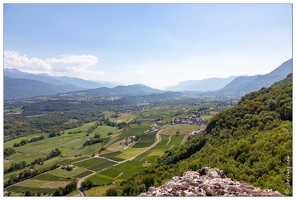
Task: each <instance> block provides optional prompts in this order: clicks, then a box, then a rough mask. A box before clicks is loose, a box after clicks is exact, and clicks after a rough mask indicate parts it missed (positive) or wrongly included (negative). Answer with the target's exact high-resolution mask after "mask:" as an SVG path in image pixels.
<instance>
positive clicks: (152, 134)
mask: <svg viewBox="0 0 296 200" xmlns="http://www.w3.org/2000/svg"><path fill="white" fill-rule="evenodd" d="M197 108H198V106H195V107H194V108H192V107H191V106H189V105H186V106H184V105H182V106H169V105H164V106H156V107H145V108H143V109H142V111H140V112H130V111H129V112H121V113H119V112H115V111H108V110H105V111H103V112H102V114H104V116H105V117H106V118H109V120H110V122H112V123H123V122H125V123H128V125H126V126H125V127H123V128H121V129H119V128H118V127H115V126H113V125H112V124H106V123H105V122H104V121H103V122H102V121H101V122H99V123H98V121H92V122H87V123H84V124H82V125H80V126H78V127H75V128H71V129H65V130H63V131H61V134H60V135H59V136H55V137H48V136H49V133H39V134H37V135H36V134H35V135H28V136H26V137H20V138H16V139H13V140H10V141H7V142H5V143H4V148H8V147H11V148H14V149H15V153H13V154H11V155H9V156H6V157H5V163H4V168H6V169H8V168H9V167H11V166H12V163H17V164H20V163H22V162H25V163H26V164H27V166H26V167H25V168H22V169H18V170H14V171H12V172H9V173H5V174H4V181H8V180H9V179H10V177H11V176H15V177H16V176H18V175H19V173H20V172H22V171H24V170H30V169H34V170H41V169H43V168H45V167H47V166H52V165H58V166H59V167H58V168H56V169H52V170H49V171H47V172H45V173H42V174H40V175H37V176H35V177H33V178H30V179H27V180H24V181H21V182H18V183H15V184H12V185H11V186H8V187H6V188H5V189H4V190H5V191H7V192H11V194H12V196H24V194H25V193H26V192H27V191H29V192H31V193H34V194H36V195H37V194H38V195H41V196H51V195H52V194H53V193H54V192H55V190H56V189H57V188H58V187H65V186H66V185H67V184H68V183H70V182H71V181H72V180H80V179H84V178H85V177H86V176H89V175H91V174H93V173H95V174H94V175H92V176H90V177H88V178H87V179H85V180H83V181H88V180H89V181H91V182H92V183H93V186H94V187H92V188H90V189H88V190H85V191H84V193H85V194H86V195H87V196H96V195H98V196H104V195H105V192H106V190H107V189H108V188H112V187H115V186H116V185H118V184H120V183H121V182H122V181H125V180H127V179H128V178H130V177H131V176H133V175H134V174H135V173H137V172H140V171H142V170H143V169H144V167H145V166H149V165H151V164H153V163H155V162H156V160H157V158H159V157H160V156H162V155H163V154H164V152H165V151H166V150H168V149H170V148H172V147H174V146H179V145H181V144H182V143H185V142H186V141H187V138H188V136H189V135H191V134H192V132H193V131H196V130H203V129H204V127H203V126H201V125H187V124H174V125H172V123H171V122H170V121H171V120H172V119H173V117H174V116H175V115H176V114H178V115H179V116H188V115H190V114H191V110H194V109H197ZM15 112H17V113H19V112H20V110H16V111H15ZM213 114H215V113H213ZM114 116H116V117H114ZM211 117H212V115H211V114H210V115H208V116H204V118H206V119H210V118H211ZM158 121H161V122H162V123H161V125H160V126H159V127H158V129H157V130H155V131H151V128H152V127H154V126H155V124H156V122H158ZM108 123H109V122H108ZM177 132H178V133H177ZM158 134H159V136H157V135H158ZM98 135H99V136H98ZM37 136H38V137H39V136H44V137H45V139H42V140H39V141H35V142H31V143H27V144H25V145H23V146H18V147H14V144H15V143H20V142H21V141H22V140H30V139H31V138H34V137H37ZM95 136H97V137H99V139H102V141H101V142H99V143H94V144H91V145H85V143H87V142H88V141H92V140H94V139H95V138H94V137H95ZM133 136H137V137H138V138H139V139H138V140H136V141H131V143H128V144H127V143H126V142H127V141H128V140H129V139H130V138H131V137H133ZM158 138H159V139H160V140H159V141H158ZM55 149H59V151H60V152H61V154H60V155H59V156H56V157H53V158H49V159H47V160H45V161H43V163H42V165H39V164H32V165H31V163H32V162H33V161H35V160H38V159H42V158H45V157H47V156H48V155H49V154H50V153H51V152H52V151H54V150H55ZM70 165H73V167H74V168H71V170H67V169H66V168H67V166H70ZM71 194H73V195H76V194H78V191H76V192H73V193H71Z"/></svg>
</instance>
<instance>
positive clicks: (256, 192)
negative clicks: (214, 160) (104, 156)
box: [139, 167, 283, 196]
mask: <svg viewBox="0 0 296 200" xmlns="http://www.w3.org/2000/svg"><path fill="white" fill-rule="evenodd" d="M139 196H283V195H282V194H281V193H279V192H277V191H272V190H270V189H265V190H261V189H260V188H256V187H254V186H252V185H248V184H247V183H246V182H244V181H232V180H231V179H230V178H228V177H226V175H225V174H224V172H223V171H222V170H219V169H217V168H209V167H203V168H202V169H199V170H197V171H188V172H184V173H183V175H182V176H181V177H178V176H175V177H173V178H172V180H171V181H168V182H166V183H164V184H163V185H162V186H160V187H157V188H156V187H150V188H149V189H148V192H145V193H141V194H140V195H139Z"/></svg>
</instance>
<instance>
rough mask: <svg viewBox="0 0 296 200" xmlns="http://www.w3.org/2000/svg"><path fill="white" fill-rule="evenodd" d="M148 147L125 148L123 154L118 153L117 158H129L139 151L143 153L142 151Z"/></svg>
mask: <svg viewBox="0 0 296 200" xmlns="http://www.w3.org/2000/svg"><path fill="white" fill-rule="evenodd" d="M145 149H146V148H127V149H126V150H124V151H123V152H122V153H121V154H119V155H117V156H116V157H117V158H121V159H124V160H125V159H129V158H131V157H133V156H135V155H137V154H139V153H141V152H142V151H144V150H145Z"/></svg>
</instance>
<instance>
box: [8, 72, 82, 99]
mask: <svg viewBox="0 0 296 200" xmlns="http://www.w3.org/2000/svg"><path fill="white" fill-rule="evenodd" d="M75 90H81V88H78V87H75V86H73V85H53V84H49V83H44V82H41V81H38V80H31V79H24V78H10V77H4V100H11V99H24V98H29V97H35V96H43V95H54V94H57V93H64V92H69V91H75Z"/></svg>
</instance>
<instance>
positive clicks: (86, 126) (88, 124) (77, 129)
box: [64, 122, 95, 136]
mask: <svg viewBox="0 0 296 200" xmlns="http://www.w3.org/2000/svg"><path fill="white" fill-rule="evenodd" d="M93 125H95V122H89V123H85V124H83V125H81V126H79V127H76V128H72V129H68V130H65V131H64V132H65V133H68V132H75V131H82V132H86V131H87V130H88V129H89V128H90V127H92V126H93ZM72 135H76V134H71V136H72Z"/></svg>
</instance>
